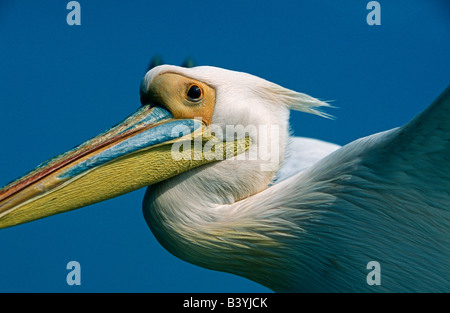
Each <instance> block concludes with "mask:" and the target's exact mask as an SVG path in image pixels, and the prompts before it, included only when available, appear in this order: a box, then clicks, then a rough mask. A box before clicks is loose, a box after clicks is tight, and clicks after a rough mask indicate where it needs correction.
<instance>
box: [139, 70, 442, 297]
mask: <svg viewBox="0 0 450 313" xmlns="http://www.w3.org/2000/svg"><path fill="white" fill-rule="evenodd" d="M163 72H175V73H178V74H180V75H184V76H186V77H190V78H194V79H197V80H199V81H202V82H205V83H206V84H208V85H209V86H212V87H213V88H215V90H216V93H217V98H216V104H215V108H214V114H213V119H212V123H213V124H215V125H219V126H220V127H222V128H223V130H224V131H225V126H226V125H244V126H248V125H266V126H268V127H269V128H270V127H274V126H276V127H278V128H279V130H280V131H279V136H278V137H277V138H269V140H268V141H262V140H261V137H260V136H261V134H259V133H258V132H254V133H250V137H251V139H252V146H251V148H250V150H251V149H258V148H260V146H261V145H269V144H270V141H271V140H276V142H277V145H278V147H279V155H278V156H277V159H278V161H279V162H278V164H277V167H276V168H273V170H271V171H269V170H263V171H262V170H261V165H264V162H265V161H262V160H248V159H246V160H243V161H242V160H241V161H237V160H236V157H235V158H232V159H227V160H224V161H221V162H216V163H212V164H208V165H204V166H201V167H199V168H196V169H193V170H190V171H188V172H185V173H182V174H180V175H178V176H176V177H174V178H171V179H169V180H167V181H164V182H161V183H158V184H156V185H154V186H151V187H150V188H149V189H148V191H147V193H146V197H145V200H144V209H143V210H144V216H145V218H146V220H147V223H148V224H149V226H150V228H151V229H152V231H153V233H154V234H155V236H156V237H157V238H158V240H159V241H160V243H161V244H162V245H164V246H165V247H166V248H167V249H168V250H169V251H170V252H172V253H173V254H175V255H176V256H178V257H180V258H182V259H184V260H186V261H189V262H192V263H194V264H197V265H200V266H203V267H207V268H211V269H215V270H220V271H226V272H230V273H234V274H237V275H241V276H244V277H247V278H249V279H252V280H254V281H256V282H258V283H261V284H263V285H265V286H267V287H269V288H271V289H273V290H275V291H290V292H292V291H313V292H316V291H319V292H321V291H327V292H328V291H358V292H359V291H394V292H395V291H399V292H404V291H449V290H450V282H449V278H450V266H449V260H450V237H449V230H450V228H449V226H450V213H449V204H450V194H449V191H450V167H449V164H450V163H449V161H450V159H449V158H450V157H449V155H450V120H449V118H448V116H449V113H450V89H449V88H447V90H446V91H445V92H444V93H443V94H442V95H441V97H440V98H438V99H437V100H436V101H435V102H434V103H433V104H432V105H431V106H430V107H429V108H428V109H427V110H425V111H424V112H423V113H422V114H420V115H419V116H418V117H417V118H415V119H414V120H412V121H411V122H410V123H408V124H407V125H405V126H403V127H400V128H396V129H393V130H390V131H386V132H383V133H379V134H375V135H372V136H369V137H366V138H362V139H359V140H357V141H355V142H352V143H350V144H348V145H346V146H344V147H342V148H339V147H338V146H336V145H332V144H327V143H320V142H317V141H316V142H314V141H312V140H309V139H292V140H293V141H292V145H290V146H291V147H293V145H295V144H298V147H296V148H295V149H291V150H292V152H291V153H290V155H289V157H288V158H287V159H286V160H287V161H286V164H285V167H284V168H283V167H282V168H281V169H280V171H279V172H278V175H277V170H278V169H279V167H280V166H281V165H282V164H283V160H284V156H285V151H286V149H287V147H288V141H289V139H288V137H289V136H288V134H289V125H288V116H289V111H288V109H295V110H300V111H304V112H309V113H315V114H318V115H323V114H322V113H321V112H320V111H317V110H316V108H317V107H320V106H326V103H323V102H321V101H319V100H316V99H314V98H311V97H309V96H307V95H304V94H300V93H296V92H293V91H290V90H287V89H285V88H282V87H280V86H278V85H275V84H273V83H270V82H268V81H265V80H263V79H260V78H257V77H255V76H251V75H249V74H244V73H238V72H232V71H226V70H223V69H218V68H213V67H197V68H192V69H183V68H178V67H173V66H161V67H158V68H156V69H154V70H152V71H150V72H149V73H147V75H146V77H145V79H144V80H143V86H148V85H149V84H151V82H152V79H153V77H155V76H156V75H157V74H160V73H163ZM301 145H303V148H304V149H305V150H303V151H302V152H301V153H299V152H298V149H302V147H301ZM265 148H267V147H265ZM316 150H317V151H316ZM333 151H334V152H333ZM250 152H251V151H247V152H246V153H247V154H249V153H250ZM325 155H326V156H325ZM324 156H325V157H324ZM297 157H298V158H299V159H296V158H297ZM319 159H320V160H319ZM318 160H319V161H318ZM316 161H318V162H316ZM294 166H295V167H297V169H296V172H294V174H293V175H292V174H291V173H290V171H286V169H287V168H293V167H294ZM277 178H278V180H277ZM272 183H274V184H273V185H272ZM372 260H373V261H377V262H379V263H380V264H381V268H382V284H381V285H380V286H376V287H374V286H369V285H368V284H367V282H366V276H367V274H368V270H367V269H366V265H367V263H368V262H369V261H372Z"/></svg>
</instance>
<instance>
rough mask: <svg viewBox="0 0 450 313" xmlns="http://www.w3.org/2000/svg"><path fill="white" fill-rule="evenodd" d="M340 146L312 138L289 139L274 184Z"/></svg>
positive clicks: (307, 166) (302, 169) (305, 167)
mask: <svg viewBox="0 0 450 313" xmlns="http://www.w3.org/2000/svg"><path fill="white" fill-rule="evenodd" d="M340 147H341V146H339V145H336V144H334V143H329V142H325V141H322V140H318V139H313V138H305V137H290V138H289V142H288V146H287V149H286V156H285V159H284V161H283V164H282V165H281V167H280V169H279V170H278V172H277V174H276V175H275V180H274V183H275V184H276V183H279V182H281V181H283V180H285V179H286V178H289V177H291V176H293V175H295V174H298V173H300V172H302V171H304V170H305V169H307V168H309V167H310V166H312V165H313V164H315V163H317V161H319V160H320V159H323V158H324V157H325V156H327V155H328V154H330V153H331V152H334V151H336V150H337V149H339V148H340Z"/></svg>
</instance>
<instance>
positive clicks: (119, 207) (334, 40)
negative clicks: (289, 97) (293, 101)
mask: <svg viewBox="0 0 450 313" xmlns="http://www.w3.org/2000/svg"><path fill="white" fill-rule="evenodd" d="M67 2H68V1H46V2H45V3H44V2H42V1H41V2H39V1H2V2H1V3H0V39H1V46H2V48H1V49H0V68H1V71H0V81H1V84H0V106H1V115H0V120H1V122H0V138H1V141H0V149H1V150H0V151H1V153H0V185H4V184H6V183H8V182H10V181H11V180H13V179H15V178H16V177H18V176H20V175H22V174H24V173H25V172H27V171H29V170H31V169H33V168H34V167H35V166H36V165H37V164H38V163H40V162H42V161H44V160H46V159H48V158H50V157H52V156H54V155H56V154H59V153H61V152H64V151H66V150H68V149H70V148H72V147H73V146H75V145H77V144H79V143H81V142H83V141H85V140H87V139H89V138H91V137H93V136H94V135H96V134H98V133H99V132H101V131H103V130H105V129H107V128H109V127H110V126H112V125H114V124H116V123H117V122H119V121H120V120H122V119H123V118H124V117H126V116H128V115H129V114H131V113H133V112H134V111H135V110H136V109H137V108H138V107H139V105H140V103H139V93H138V89H139V83H140V80H141V78H142V77H143V75H144V74H145V70H146V67H147V65H148V63H149V60H150V58H151V57H152V56H154V55H155V54H159V55H161V56H162V58H163V59H164V61H165V62H167V63H170V64H181V62H182V61H183V60H184V59H185V58H186V57H192V58H193V59H194V60H196V62H197V64H199V65H213V66H219V67H224V68H228V69H233V70H238V71H244V72H249V73H252V74H255V75H258V76H261V77H263V78H266V79H268V80H271V81H273V82H276V83H278V84H280V85H282V86H285V87H288V88H291V89H294V90H297V91H300V92H304V93H307V94H310V95H312V96H314V97H317V98H320V99H324V100H333V105H334V106H336V107H338V108H336V109H332V110H330V111H329V113H331V114H333V115H334V116H335V117H336V119H335V120H327V119H322V118H319V117H316V116H307V115H306V114H302V113H299V112H293V113H292V115H291V123H292V129H293V131H294V133H295V134H296V135H299V136H307V137H315V138H320V139H323V140H327V141H331V142H335V143H338V144H346V143H348V142H351V141H353V140H355V139H357V138H360V137H363V136H367V135H370V134H372V133H375V132H379V131H383V130H386V129H390V128H393V127H396V126H400V125H402V124H404V123H406V122H407V121H408V120H410V119H411V118H413V117H414V116H415V115H417V114H418V113H419V112H420V111H421V110H423V109H424V108H425V107H426V106H427V105H428V104H430V103H431V101H433V100H434V98H435V97H437V96H438V95H439V93H440V92H441V91H443V90H444V88H445V87H446V86H447V85H448V84H449V82H450V74H449V73H450V58H449V55H450V5H449V4H448V2H447V1H445V0H442V1H439V0H431V1H419V0H411V1H379V3H380V5H381V25H379V26H369V25H368V24H367V23H366V16H367V14H368V12H369V11H368V10H367V9H366V4H367V3H368V2H369V1H361V0H360V1H354V0H345V1H331V0H329V1H324V0H322V1H321V0H315V1H314V0H307V1H195V2H188V1H133V2H126V1H83V0H80V1H79V3H80V4H81V26H69V25H67V23H66V16H67V14H68V13H69V11H68V10H67V9H66V4H67ZM131 3H132V4H131ZM144 192H145V190H138V191H135V192H133V193H130V194H127V195H124V196H121V197H119V198H116V199H111V200H108V201H105V202H103V203H99V204H96V205H93V206H90V207H87V208H83V209H80V210H76V211H72V212H69V213H64V214H60V215H57V216H53V217H50V218H47V219H43V220H39V221H35V222H32V223H29V224H24V225H21V226H16V227H12V228H8V229H2V230H0V292H22V291H23V292H128V291H133V292H266V291H269V290H268V289H266V288H264V287H262V286H259V285H257V284H256V283H253V282H251V281H248V280H246V279H244V278H240V277H236V276H234V275H230V274H226V273H220V272H214V271H211V270H207V269H203V268H200V267H197V266H195V265H191V264H188V263H186V262H184V261H181V260H179V259H177V258H175V257H174V256H172V255H171V254H169V253H168V252H167V251H166V250H164V248H162V247H161V246H160V245H159V244H158V242H157V241H156V239H155V238H154V236H153V235H152V233H151V231H150V230H149V229H148V227H147V225H146V223H145V221H144V218H143V216H142V210H141V202H142V198H143V195H144ZM73 260H74V261H78V262H79V263H80V265H81V286H68V285H67V283H66V275H67V273H68V272H69V271H68V270H67V269H66V265H67V263H68V262H69V261H73Z"/></svg>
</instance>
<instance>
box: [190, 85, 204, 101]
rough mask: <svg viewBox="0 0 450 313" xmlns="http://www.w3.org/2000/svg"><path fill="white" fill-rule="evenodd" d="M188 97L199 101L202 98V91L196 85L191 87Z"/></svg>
mask: <svg viewBox="0 0 450 313" xmlns="http://www.w3.org/2000/svg"><path fill="white" fill-rule="evenodd" d="M187 96H188V97H189V98H191V99H192V100H198V99H199V98H200V97H201V96H202V90H201V89H200V87H198V86H196V85H194V86H191V88H189V90H188V93H187Z"/></svg>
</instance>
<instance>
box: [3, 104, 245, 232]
mask: <svg viewBox="0 0 450 313" xmlns="http://www.w3.org/2000/svg"><path fill="white" fill-rule="evenodd" d="M205 135H206V136H205ZM199 136H201V137H202V139H201V142H202V143H205V142H206V141H207V140H208V139H211V135H209V137H208V135H207V132H205V125H204V124H203V123H202V122H201V121H198V120H194V119H182V120H176V119H173V117H172V115H171V114H170V113H169V112H168V111H166V110H165V109H163V108H161V107H154V108H151V107H150V106H149V105H146V106H142V107H141V108H140V109H139V110H138V111H137V112H136V113H135V114H133V115H131V116H130V117H128V118H127V119H125V120H124V121H123V122H121V123H120V124H118V125H117V126H115V127H113V128H111V129H110V130H108V131H106V132H105V133H103V134H100V135H99V136H97V137H95V138H93V139H91V140H89V141H87V142H85V143H83V144H81V145H79V146H77V147H76V148H74V149H72V150H70V151H68V152H66V153H64V154H61V155H59V156H57V157H55V158H53V159H51V160H49V161H47V162H44V163H42V164H41V165H39V166H38V167H37V168H36V169H35V170H33V171H32V172H30V173H29V174H27V175H25V176H23V177H21V178H19V179H17V180H16V181H14V182H12V183H10V184H9V185H7V186H5V187H4V188H3V189H1V190H0V228H4V227H9V226H13V225H17V224H21V223H25V222H29V221H32V220H36V219H39V218H43V217H46V216H50V215H54V214H57V213H61V212H65V211H69V210H73V209H77V208H81V207H84V206H87V205H90V204H93V203H96V202H100V201H104V200H106V199H110V198H113V197H117V196H119V195H122V194H125V193H127V192H131V191H133V190H136V189H139V188H142V187H145V186H149V185H152V184H155V183H157V182H160V181H163V180H166V179H168V178H170V177H172V176H175V175H177V174H179V173H181V172H184V171H187V170H189V169H191V168H194V167H197V166H199V165H202V164H205V163H208V162H211V161H214V160H215V159H216V158H215V157H214V156H211V155H210V156H205V155H201V156H200V157H198V155H197V157H193V158H192V157H191V158H186V157H184V158H179V157H178V158H176V159H174V157H173V152H172V145H173V143H175V142H180V141H191V142H193V141H196V138H199ZM190 146H191V145H189V147H190ZM192 147H194V145H192ZM200 148H201V147H200ZM247 148H248V141H245V142H243V141H241V142H235V146H234V147H230V146H229V145H228V146H226V147H225V149H224V151H223V155H230V151H229V150H230V149H232V151H231V155H236V154H238V153H240V152H241V151H245V150H246V149H247ZM191 152H192V154H194V153H196V152H195V151H194V148H192V151H191ZM215 155H217V154H215Z"/></svg>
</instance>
